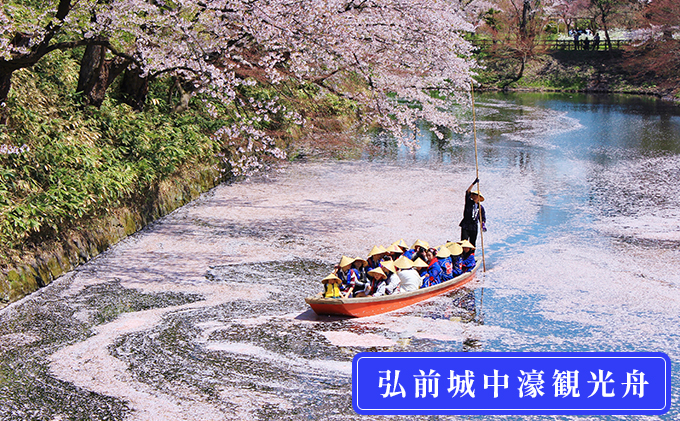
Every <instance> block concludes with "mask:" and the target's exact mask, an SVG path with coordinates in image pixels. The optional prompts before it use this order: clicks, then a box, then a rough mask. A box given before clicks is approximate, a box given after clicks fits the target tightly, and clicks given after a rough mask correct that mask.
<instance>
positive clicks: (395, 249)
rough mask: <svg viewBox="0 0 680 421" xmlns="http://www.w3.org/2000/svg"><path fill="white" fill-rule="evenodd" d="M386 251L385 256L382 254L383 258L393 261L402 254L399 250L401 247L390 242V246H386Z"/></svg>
mask: <svg viewBox="0 0 680 421" xmlns="http://www.w3.org/2000/svg"><path fill="white" fill-rule="evenodd" d="M386 251H387V254H386V255H385V256H383V259H384V260H392V261H395V260H397V259H398V258H399V257H400V256H401V255H402V254H403V251H402V250H401V248H400V247H399V246H396V245H394V244H390V246H389V247H387V249H386Z"/></svg>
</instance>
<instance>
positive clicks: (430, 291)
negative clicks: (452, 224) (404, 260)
mask: <svg viewBox="0 0 680 421" xmlns="http://www.w3.org/2000/svg"><path fill="white" fill-rule="evenodd" d="M479 265H480V262H477V265H476V266H475V268H474V269H472V271H470V272H466V273H464V274H462V275H460V276H457V277H455V278H453V279H451V280H449V281H446V282H442V283H441V284H438V285H433V286H431V287H427V288H421V289H418V290H416V291H411V292H404V293H400V294H394V295H383V296H380V297H358V298H323V297H320V296H314V297H307V298H305V302H306V303H307V304H309V305H310V306H311V307H312V310H314V312H315V313H316V314H328V315H342V316H351V317H365V316H373V315H376V314H382V313H387V312H388V311H393V310H397V309H400V308H404V307H406V306H410V305H411V304H415V303H418V302H420V301H424V300H427V299H428V298H432V297H435V296H437V295H442V294H446V293H447V292H450V291H454V290H456V289H459V288H461V287H462V286H463V285H465V284H467V283H468V282H470V281H471V280H472V279H474V277H475V274H476V273H477V269H479Z"/></svg>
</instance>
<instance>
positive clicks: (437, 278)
mask: <svg viewBox="0 0 680 421" xmlns="http://www.w3.org/2000/svg"><path fill="white" fill-rule="evenodd" d="M425 258H426V260H425V262H427V265H428V266H427V270H426V272H425V276H424V277H423V288H426V287H431V286H432V285H437V284H438V283H440V282H441V272H442V268H441V266H440V265H439V261H438V260H437V250H436V249H433V248H430V249H428V250H427V251H426V252H425Z"/></svg>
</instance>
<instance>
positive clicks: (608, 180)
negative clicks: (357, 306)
mask: <svg viewBox="0 0 680 421" xmlns="http://www.w3.org/2000/svg"><path fill="white" fill-rule="evenodd" d="M477 116H478V119H479V121H478V122H477V129H478V141H479V161H480V178H481V180H482V181H481V189H482V192H483V193H484V196H485V197H486V199H487V200H486V201H485V202H484V203H485V206H486V208H487V211H488V215H489V223H488V226H489V231H488V232H487V233H485V236H484V244H485V261H486V267H487V271H486V272H485V273H484V274H481V275H480V276H479V280H478V281H477V282H476V283H474V284H473V285H471V286H470V287H469V288H466V289H465V290H462V291H459V292H456V293H454V294H452V295H450V296H446V297H437V298H435V299H432V300H430V301H428V302H426V303H423V304H421V305H416V306H413V307H411V308H408V309H404V310H401V311H398V312H394V313H390V314H388V315H383V316H375V317H370V318H365V319H354V320H351V319H349V320H348V319H341V318H331V317H316V316H315V315H314V314H313V313H312V312H311V311H310V310H309V309H308V308H307V306H306V304H305V303H304V301H303V297H304V296H307V295H313V294H315V293H316V292H318V291H320V283H319V279H321V278H322V277H323V276H325V275H326V274H327V273H328V271H329V269H330V267H331V265H332V264H333V263H334V262H335V261H336V260H337V259H339V257H340V256H341V255H342V254H347V255H363V254H366V253H367V251H368V250H369V249H370V248H371V247H372V246H373V245H374V244H383V245H386V244H389V243H391V242H392V241H395V240H398V239H399V238H404V239H406V241H407V242H413V241H414V240H415V239H416V238H422V239H426V240H429V241H430V242H431V243H433V244H441V243H443V242H444V241H446V240H449V239H456V237H457V236H458V235H459V231H458V229H457V223H458V221H459V219H460V215H461V212H462V198H463V192H464V191H465V189H466V188H467V186H468V185H469V183H470V182H471V181H472V180H473V179H474V175H475V171H474V148H473V143H472V135H471V128H470V124H469V115H467V114H465V113H463V114H462V118H463V124H462V125H461V129H462V133H461V134H453V133H452V134H449V136H448V137H447V138H446V139H444V140H438V139H437V138H436V137H435V136H434V135H432V134H431V133H430V132H429V131H428V130H427V129H426V128H425V127H422V128H421V130H420V131H419V133H417V138H418V145H419V146H418V148H417V150H415V151H413V152H412V151H409V150H408V149H407V148H405V147H403V146H398V145H397V144H396V142H394V141H393V140H391V139H389V138H388V137H383V136H373V137H371V138H370V139H369V146H368V147H367V151H366V153H365V154H364V156H363V158H362V159H361V160H358V161H346V162H335V161H332V162H328V161H324V162H307V163H296V164H294V165H292V166H290V167H288V168H285V169H284V170H283V171H282V172H280V173H277V174H273V175H270V177H267V178H262V179H257V180H250V181H247V182H243V183H238V184H234V185H229V186H226V185H225V186H220V187H218V188H216V189H214V190H213V191H212V192H210V193H209V194H206V195H204V196H203V197H202V198H201V199H199V200H197V201H196V202H194V203H192V204H190V205H188V206H186V207H184V208H182V209H179V210H178V211H176V212H174V213H173V214H171V215H169V216H168V217H166V218H164V219H163V220H161V221H159V222H157V223H155V224H153V225H152V226H150V227H148V228H146V229H145V230H143V231H142V232H140V233H138V234H136V235H134V236H133V237H131V238H129V239H127V240H125V241H123V242H121V243H120V244H118V245H116V246H114V247H113V248H112V249H111V250H109V251H108V252H106V253H104V254H103V255H102V256H100V257H99V258H97V259H95V260H94V261H92V262H90V263H88V264H87V265H84V266H83V267H81V268H79V269H78V270H77V271H74V272H72V273H70V274H68V275H66V276H64V277H62V278H60V279H59V280H57V281H55V282H54V283H53V284H52V285H50V286H48V287H47V288H45V289H43V290H42V291H39V292H38V293H36V294H34V295H33V296H31V297H27V298H26V299H25V300H23V301H21V302H19V303H15V304H14V305H12V306H10V307H8V308H6V309H4V310H2V311H0V419H3V420H34V419H35V420H67V419H77V420H89V419H101V420H119V419H134V420H158V419H186V420H216V419H226V420H231V419H260V420H279V419H288V420H299V419H310V420H316V419H324V420H326V419H338V420H344V419H363V418H365V417H361V416H359V415H357V414H356V413H354V411H353V409H352V405H351V365H350V362H351V359H352V357H353V356H354V355H355V354H356V353H357V352H361V351H367V350H368V351H468V352H483V351H662V352H665V353H667V354H668V355H669V356H670V357H671V360H672V361H673V367H672V369H673V391H672V398H673V407H672V409H671V411H670V413H669V414H667V415H664V416H661V417H634V416H630V417H625V416H624V417H616V418H615V419H631V420H632V419H635V420H637V419H668V420H672V419H680V408H678V400H679V399H680V377H679V376H678V374H677V373H678V372H679V370H680V364H678V363H677V361H678V360H679V358H680V329H679V328H680V270H678V268H679V267H680V183H679V182H678V181H680V109H679V108H676V107H673V106H669V105H667V104H663V103H661V102H658V101H655V100H653V99H649V98H639V97H629V96H601V97H599V96H584V95H576V94H573V95H564V94H516V95H501V94H488V95H483V96H481V97H479V98H477ZM405 136H410V137H411V136H413V134H412V133H411V134H409V133H406V134H405ZM372 418H375V419H380V418H381V417H372ZM384 418H385V419H387V418H388V417H384ZM389 418H390V419H392V418H393V417H389ZM397 418H400V417H397ZM416 418H417V417H416ZM423 418H424V417H423ZM477 418H479V419H519V418H514V417H494V416H487V417H469V416H461V417H433V419H477ZM525 418H526V417H524V418H522V419H525ZM404 419H406V417H404ZM531 419H608V417H560V416H551V417H548V416H546V417H533V418H531ZM612 419H614V417H612Z"/></svg>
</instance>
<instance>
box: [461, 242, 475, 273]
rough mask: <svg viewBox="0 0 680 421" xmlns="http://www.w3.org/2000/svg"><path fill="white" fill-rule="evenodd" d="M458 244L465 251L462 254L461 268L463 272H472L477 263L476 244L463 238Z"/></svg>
mask: <svg viewBox="0 0 680 421" xmlns="http://www.w3.org/2000/svg"><path fill="white" fill-rule="evenodd" d="M458 244H460V247H461V248H462V249H463V253H462V254H461V256H460V259H461V262H460V263H461V270H462V271H463V272H470V271H471V270H472V269H474V268H475V265H476V264H477V262H476V261H475V246H474V245H473V244H472V243H471V242H469V241H467V240H463V241H461V242H459V243H458Z"/></svg>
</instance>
